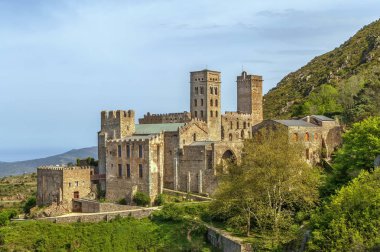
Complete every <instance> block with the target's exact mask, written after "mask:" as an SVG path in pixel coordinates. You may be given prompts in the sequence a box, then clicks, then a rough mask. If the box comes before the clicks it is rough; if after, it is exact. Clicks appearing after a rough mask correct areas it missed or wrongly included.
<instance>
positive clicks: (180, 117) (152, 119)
mask: <svg viewBox="0 0 380 252" xmlns="http://www.w3.org/2000/svg"><path fill="white" fill-rule="evenodd" d="M190 120H191V113H190V112H187V111H184V112H180V113H166V114H151V113H149V112H148V113H147V114H146V115H144V117H143V118H140V119H139V123H140V124H157V123H186V122H189V121H190Z"/></svg>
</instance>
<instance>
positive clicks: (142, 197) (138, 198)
mask: <svg viewBox="0 0 380 252" xmlns="http://www.w3.org/2000/svg"><path fill="white" fill-rule="evenodd" d="M133 201H134V202H135V203H136V205H138V206H146V205H149V204H150V197H149V195H148V194H146V193H143V192H140V191H138V192H136V194H135V196H134V197H133Z"/></svg>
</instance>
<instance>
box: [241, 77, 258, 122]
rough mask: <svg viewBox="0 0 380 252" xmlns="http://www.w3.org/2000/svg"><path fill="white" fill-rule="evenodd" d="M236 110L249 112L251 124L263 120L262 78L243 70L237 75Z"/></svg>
mask: <svg viewBox="0 0 380 252" xmlns="http://www.w3.org/2000/svg"><path fill="white" fill-rule="evenodd" d="M236 82H237V111H238V112H239V113H244V114H251V116H252V124H253V125H254V124H257V123H259V122H261V121H262V120H263V78H262V76H259V75H248V74H247V72H245V71H243V72H242V73H241V76H237V81H236Z"/></svg>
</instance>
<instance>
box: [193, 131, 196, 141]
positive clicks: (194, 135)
mask: <svg viewBox="0 0 380 252" xmlns="http://www.w3.org/2000/svg"><path fill="white" fill-rule="evenodd" d="M193 141H194V142H195V141H197V134H196V133H194V134H193Z"/></svg>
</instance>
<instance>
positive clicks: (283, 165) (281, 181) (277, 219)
mask: <svg viewBox="0 0 380 252" xmlns="http://www.w3.org/2000/svg"><path fill="white" fill-rule="evenodd" d="M263 135H264V136H266V137H265V140H264V139H252V140H249V141H246V142H245V145H244V150H243V153H244V154H243V156H242V160H241V164H233V163H230V164H229V165H228V166H227V171H228V172H227V173H226V174H223V175H221V183H220V187H219V188H218V190H217V192H216V195H215V198H216V200H215V201H213V202H212V205H211V210H212V211H213V214H214V215H219V216H220V217H222V218H224V219H225V220H226V221H227V222H231V221H232V222H236V223H240V224H243V225H244V226H245V227H246V235H249V234H250V230H251V228H255V229H256V230H257V231H259V232H269V233H270V234H271V235H270V236H271V237H272V239H273V240H272V243H276V244H280V243H281V242H282V241H284V240H286V238H287V237H290V236H291V235H289V231H290V230H291V226H292V225H293V224H294V222H295V219H294V216H295V214H296V211H297V210H300V209H305V210H306V209H309V208H311V207H313V206H314V205H315V203H316V202H317V200H318V177H319V176H318V174H319V171H318V169H316V168H313V167H311V166H310V165H308V164H307V163H306V162H305V161H304V159H303V156H302V153H303V151H302V147H301V146H300V145H298V144H293V143H290V142H289V140H288V134H287V132H282V131H278V132H275V133H267V132H266V133H265V134H263ZM251 226H252V227H251Z"/></svg>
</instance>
